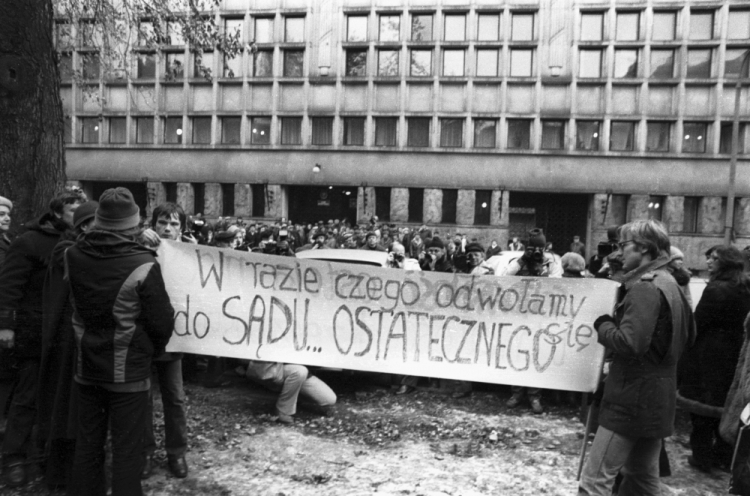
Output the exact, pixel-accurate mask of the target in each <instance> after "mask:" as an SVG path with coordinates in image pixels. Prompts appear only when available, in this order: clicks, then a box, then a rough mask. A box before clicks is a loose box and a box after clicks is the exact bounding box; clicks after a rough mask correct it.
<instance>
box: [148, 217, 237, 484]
mask: <svg viewBox="0 0 750 496" xmlns="http://www.w3.org/2000/svg"><path fill="white" fill-rule="evenodd" d="M151 225H152V228H153V230H154V231H155V232H156V234H157V235H158V236H159V238H160V239H167V240H170V241H182V242H185V243H192V244H196V243H197V240H196V239H195V237H194V236H192V235H191V234H190V233H189V232H186V229H187V217H186V215H185V211H184V210H183V209H182V207H181V206H179V205H177V204H175V203H170V202H167V203H162V204H161V205H159V206H157V207H156V208H155V209H154V211H153V213H152V216H151ZM227 229H232V226H229V227H228V228H227ZM235 229H237V228H236V227H235ZM182 358H183V354H182V353H163V354H162V355H159V356H155V357H154V363H153V369H154V371H155V372H156V378H157V380H158V381H159V391H160V392H161V402H162V406H163V407H164V447H165V448H166V450H167V468H168V469H169V471H170V472H171V473H172V475H174V476H175V477H178V478H181V479H182V478H185V477H187V474H188V465H187V461H186V460H185V453H186V452H187V447H188V439H187V414H186V409H185V390H184V388H183V384H182ZM153 409H154V401H153V395H149V401H148V418H147V420H146V434H145V438H144V446H143V449H144V457H145V463H144V464H143V471H142V472H141V479H147V478H148V477H150V476H151V473H152V471H153V466H154V462H153V456H154V451H156V437H155V436H154V422H153V416H154V415H153V413H154V412H153Z"/></svg>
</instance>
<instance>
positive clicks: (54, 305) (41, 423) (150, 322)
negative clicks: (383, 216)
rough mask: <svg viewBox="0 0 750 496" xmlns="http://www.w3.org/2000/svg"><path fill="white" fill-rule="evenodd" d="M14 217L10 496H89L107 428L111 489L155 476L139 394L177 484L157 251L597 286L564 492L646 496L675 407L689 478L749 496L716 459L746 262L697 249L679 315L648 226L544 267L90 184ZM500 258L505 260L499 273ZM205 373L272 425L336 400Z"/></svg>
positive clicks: (542, 247)
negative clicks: (225, 213) (181, 248)
mask: <svg viewBox="0 0 750 496" xmlns="http://www.w3.org/2000/svg"><path fill="white" fill-rule="evenodd" d="M12 208H13V204H12V202H11V201H10V200H9V199H6V198H3V197H0V233H1V235H0V263H1V264H2V265H1V266H0V350H1V353H2V354H0V407H2V408H3V412H4V415H5V416H6V421H5V429H4V435H3V444H2V475H3V482H4V484H6V485H7V486H10V487H19V486H23V485H24V484H26V483H27V480H28V475H29V473H30V467H31V466H32V465H34V464H40V466H41V467H42V468H43V474H44V477H45V482H46V484H47V485H48V487H49V488H50V490H61V489H65V490H67V493H68V494H70V495H97V496H98V495H104V494H106V493H107V486H108V483H107V477H106V476H105V456H104V453H105V447H106V443H107V435H108V432H109V435H110V436H111V451H112V477H111V488H112V494H113V495H114V496H118V495H126V496H132V495H136V496H137V495H138V494H142V488H141V482H140V481H141V479H144V478H147V477H149V476H150V475H151V472H152V470H153V467H154V464H155V460H154V451H155V449H156V444H157V440H156V438H155V436H154V435H153V422H154V418H153V408H152V405H153V399H152V391H153V388H154V387H156V386H157V385H158V387H159V388H160V390H161V398H162V402H163V403H164V422H165V433H166V435H165V439H164V444H165V446H164V447H165V450H166V452H167V469H168V470H169V471H170V472H171V473H172V474H173V475H174V476H175V477H178V478H184V477H187V475H188V471H189V468H188V463H187V459H186V455H187V444H188V443H187V435H188V433H187V426H186V415H185V411H186V403H185V401H186V400H185V394H184V391H183V383H182V373H183V371H182V363H183V361H184V360H186V358H187V357H183V356H182V354H179V353H177V354H175V353H167V352H165V348H166V344H167V342H168V340H169V338H170V336H171V335H172V332H173V330H174V326H175V321H174V316H175V309H174V308H172V305H171V303H170V301H169V295H168V293H167V291H166V287H165V284H164V279H163V277H162V274H161V270H160V265H159V261H158V260H157V257H156V255H155V248H156V247H157V246H158V245H159V244H160V243H161V240H171V241H179V242H183V243H195V244H209V245H212V246H216V247H219V248H223V249H227V250H245V251H252V252H255V253H263V254H272V255H280V256H288V257H294V256H295V255H296V253H299V252H301V251H305V250H320V249H326V248H329V249H340V248H349V249H360V250H373V251H381V252H387V253H388V266H389V267H391V268H393V269H402V270H403V269H416V267H417V266H418V267H419V268H420V270H422V271H435V272H444V273H463V274H472V275H476V276H484V277H492V276H493V275H495V276H519V277H537V278H538V277H552V278H554V277H566V278H585V277H598V278H608V279H612V280H614V281H616V282H618V283H620V285H621V286H620V290H619V292H618V302H617V304H616V306H615V308H614V309H613V311H612V312H610V313H607V314H604V315H602V316H600V317H599V318H598V319H597V320H596V321H595V322H594V328H595V330H596V334H597V338H598V341H599V343H601V344H602V345H604V346H605V348H606V350H607V353H608V362H607V364H606V365H605V372H607V374H606V379H605V380H604V381H603V382H602V384H601V386H600V388H599V391H598V392H597V394H595V395H594V399H593V403H592V405H591V409H592V411H597V412H598V414H596V415H592V416H590V418H592V419H594V420H596V421H598V429H595V430H596V437H595V439H594V444H593V446H592V449H591V453H590V455H589V459H588V463H587V464H586V467H585V469H584V471H583V476H582V479H581V485H580V488H579V494H602V495H604V494H612V491H613V490H614V491H617V490H618V489H617V488H619V491H620V494H658V493H659V484H658V477H659V476H660V475H661V476H665V475H669V472H670V467H669V460H668V457H666V451H665V450H664V441H663V440H664V439H665V438H667V437H669V436H670V435H671V434H672V432H673V429H674V419H675V406H676V404H679V405H680V406H681V408H684V409H686V410H688V411H689V412H690V415H691V421H692V426H693V429H692V434H691V438H690V443H691V449H692V455H691V456H690V457H689V459H688V463H689V464H690V466H692V467H693V468H694V469H695V470H698V471H700V472H705V473H710V472H711V471H713V470H728V471H732V488H731V491H732V493H733V494H750V490H749V489H748V487H750V485H745V484H747V482H748V480H750V471H748V470H747V469H746V468H745V467H747V453H746V452H747V451H750V449H746V450H745V451H744V452H743V451H742V450H739V451H738V453H740V454H742V453H745V456H744V457H739V458H737V457H735V458H736V459H735V460H734V461H733V460H732V452H733V447H734V446H735V443H736V442H737V440H738V439H739V440H740V442H743V439H744V438H745V437H747V436H746V435H745V434H746V433H745V431H744V430H743V429H742V425H743V423H742V421H741V420H740V417H741V413H742V410H743V408H745V406H747V405H748V404H750V360H749V359H748V355H750V345H748V342H750V338H748V334H749V333H750V320H748V319H746V316H747V315H748V313H749V312H750V279H748V276H747V269H748V262H747V260H748V257H747V255H748V253H749V252H748V251H747V250H743V251H740V250H739V249H737V248H736V247H732V246H729V247H727V246H715V247H712V248H711V249H709V250H708V251H707V252H706V257H707V262H708V268H709V271H708V272H709V274H708V277H709V282H708V285H707V286H706V289H705V290H704V292H703V294H702V295H701V297H700V301H699V302H698V303H697V305H696V310H695V314H694V315H693V312H692V311H691V303H690V293H689V282H690V278H691V274H690V272H689V271H687V270H686V269H685V267H684V260H683V259H684V256H683V255H682V252H681V251H680V250H679V249H678V248H676V247H674V246H671V243H670V240H669V237H668V233H667V231H666V229H665V228H664V226H663V225H661V224H660V223H659V222H657V221H634V222H631V223H629V224H626V225H625V226H618V227H613V228H611V229H610V230H609V231H608V239H607V241H605V242H602V243H599V244H598V246H597V248H596V253H593V254H590V255H591V256H590V258H589V260H588V262H587V261H586V250H585V243H584V242H583V241H582V240H581V239H580V238H579V237H578V236H574V237H572V239H571V244H570V246H569V247H566V248H568V249H565V250H562V251H563V252H564V253H563V254H562V256H560V255H558V254H557V253H555V247H553V246H551V244H550V243H548V242H547V241H546V239H545V236H544V232H543V231H542V230H541V229H532V230H531V231H530V232H529V233H528V234H527V235H526V236H525V237H524V239H519V238H514V239H513V240H511V241H510V242H509V243H508V245H507V247H501V246H500V245H499V244H498V243H497V242H496V241H492V242H491V244H490V245H489V246H484V245H482V244H481V243H480V242H478V240H476V239H470V238H468V237H467V236H464V235H462V234H461V233H460V232H442V231H441V232H438V231H437V230H434V229H430V228H428V227H427V226H422V227H419V228H410V227H399V226H396V225H393V224H385V223H381V222H379V220H378V219H377V217H373V218H371V219H369V220H368V221H367V222H363V223H359V224H352V223H350V222H348V221H347V220H338V219H331V220H327V221H322V220H321V221H319V222H317V223H316V224H312V223H310V224H299V223H293V222H291V221H289V220H287V219H284V218H282V219H278V220H277V221H273V222H268V221H264V222H257V221H255V220H244V219H242V218H239V217H229V218H218V219H216V220H214V219H206V218H204V217H203V216H202V215H201V214H196V215H195V216H192V217H190V218H188V217H187V216H186V215H185V212H184V211H183V209H182V208H180V207H179V206H178V205H175V204H172V203H166V204H162V205H159V206H158V207H157V208H155V209H154V212H153V215H152V216H151V218H148V219H147V218H143V217H142V216H141V212H140V210H139V208H138V206H137V205H136V204H135V202H134V201H133V197H132V194H131V193H130V191H128V190H127V189H125V188H113V189H110V190H107V191H106V192H104V193H103V194H102V196H101V197H100V198H99V202H98V203H97V202H93V201H87V198H86V196H85V194H84V193H83V192H82V191H81V190H80V189H76V188H68V189H66V190H65V191H63V192H61V193H60V194H58V195H56V196H55V197H54V198H53V199H51V201H50V203H49V211H48V212H46V213H44V214H43V215H42V216H41V217H40V218H39V219H36V220H34V221H32V222H29V223H28V224H26V225H25V226H23V228H21V229H20V230H19V232H17V233H15V235H10V231H9V227H10V216H11V214H12ZM504 248H507V249H509V250H512V251H517V252H521V254H520V255H519V256H517V257H512V258H511V259H503V257H501V256H500V255H501V254H502V251H503V249H504ZM499 260H502V262H499ZM409 261H411V262H412V263H410V264H409V263H407V262H409ZM683 351H684V353H683ZM206 367H207V370H206V376H207V377H208V378H209V380H208V381H207V382H206V383H205V384H206V385H207V386H216V385H221V384H222V379H221V378H222V372H223V371H225V370H229V371H234V370H236V371H237V372H238V373H241V374H242V375H243V376H244V377H246V378H247V379H248V380H251V381H254V382H256V383H258V384H260V385H262V386H263V387H266V388H268V389H270V390H272V391H275V392H277V393H278V398H277V401H276V405H275V408H276V415H277V418H278V420H279V422H282V423H285V424H291V423H293V422H294V415H295V414H296V408H297V399H298V397H299V396H306V397H307V398H308V399H310V400H311V401H312V403H313V404H314V405H315V407H316V408H317V409H318V410H319V411H320V412H321V413H323V414H332V413H333V412H335V409H334V407H335V404H336V401H337V398H336V394H335V392H334V391H333V390H332V389H331V388H330V387H329V386H328V385H327V384H325V383H324V382H323V381H322V380H320V378H318V377H316V375H315V374H314V371H313V370H310V369H308V368H307V367H305V366H302V365H293V364H286V363H281V362H263V361H258V360H244V361H241V362H232V361H230V360H228V359H225V358H222V357H211V358H209V360H208V363H207V364H206ZM418 384H419V378H415V377H408V376H407V377H403V378H402V379H401V383H400V387H399V388H398V390H397V391H396V393H397V394H408V393H411V392H413V391H414V390H415V388H416V387H417V386H418ZM471 392H472V386H471V383H470V382H466V381H456V382H455V383H454V384H453V396H454V397H455V398H461V397H464V396H467V395H469V394H471ZM543 394H545V393H543V392H542V391H541V390H539V389H534V388H517V387H514V388H513V393H512V395H511V397H510V398H509V399H508V400H507V401H506V405H507V406H508V407H510V408H514V407H517V406H519V405H520V404H521V403H523V402H524V400H527V401H528V404H529V405H530V406H531V409H532V410H533V411H534V412H535V413H542V412H543V411H544V409H543V406H542V403H541V398H542V396H543ZM744 442H745V443H746V444H748V445H750V440H747V439H745V441H744Z"/></svg>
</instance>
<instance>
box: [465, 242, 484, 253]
mask: <svg viewBox="0 0 750 496" xmlns="http://www.w3.org/2000/svg"><path fill="white" fill-rule="evenodd" d="M472 251H480V252H482V253H484V251H485V250H484V247H483V246H482V245H481V244H479V243H476V242H474V243H469V244H468V245H466V253H471V252H472Z"/></svg>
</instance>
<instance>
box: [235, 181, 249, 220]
mask: <svg viewBox="0 0 750 496" xmlns="http://www.w3.org/2000/svg"><path fill="white" fill-rule="evenodd" d="M234 215H236V216H237V217H250V216H252V215H253V189H252V188H251V187H250V185H249V184H235V185H234Z"/></svg>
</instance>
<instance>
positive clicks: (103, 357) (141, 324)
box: [66, 230, 174, 384]
mask: <svg viewBox="0 0 750 496" xmlns="http://www.w3.org/2000/svg"><path fill="white" fill-rule="evenodd" d="M66 262H67V274H68V278H69V282H70V291H71V298H72V300H73V328H74V330H75V335H76V344H77V347H78V361H77V364H76V378H77V380H79V381H85V382H99V383H110V384H122V383H129V382H136V381H143V380H145V379H148V378H149V377H150V376H151V360H152V358H153V357H155V356H159V355H160V354H162V353H163V352H164V348H165V347H166V345H167V342H168V341H169V338H170V336H171V335H172V329H173V321H172V317H173V315H174V309H173V308H172V304H171V303H170V302H169V295H168V294H167V290H166V288H165V286H164V279H163V278H162V274H161V268H160V267H159V264H158V263H157V262H156V254H155V253H154V252H153V251H152V250H150V249H149V248H145V247H143V246H141V245H139V244H138V243H136V242H135V241H134V240H131V239H129V238H127V237H124V236H121V235H119V234H117V233H114V232H109V231H98V230H96V231H89V232H87V233H84V234H83V235H81V237H80V238H78V240H77V241H76V244H75V245H74V246H72V247H71V248H69V249H68V251H67V253H66Z"/></svg>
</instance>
